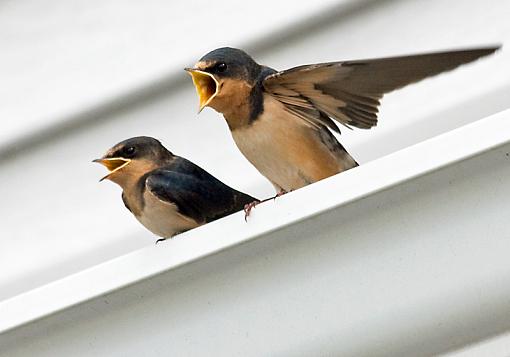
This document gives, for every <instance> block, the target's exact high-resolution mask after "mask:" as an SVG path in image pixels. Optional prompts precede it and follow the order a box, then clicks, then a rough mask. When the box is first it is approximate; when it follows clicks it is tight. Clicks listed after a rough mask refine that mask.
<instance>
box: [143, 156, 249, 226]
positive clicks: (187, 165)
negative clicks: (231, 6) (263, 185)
mask: <svg viewBox="0 0 510 357" xmlns="http://www.w3.org/2000/svg"><path fill="white" fill-rule="evenodd" d="M145 186H146V189H148V190H149V191H150V192H151V193H152V194H153V195H155V196H156V197H157V198H158V199H160V200H161V201H164V202H168V203H174V204H175V205H176V206H177V209H178V210H179V212H180V213H181V214H183V215H185V216H188V217H191V218H193V219H194V220H196V221H197V222H203V223H206V222H211V221H214V220H216V219H218V218H221V217H224V216H227V215H229V214H232V213H234V212H237V211H240V210H242V209H243V208H244V205H245V204H247V203H250V202H253V201H255V200H256V199H255V198H253V197H251V196H249V195H246V194H244V193H242V192H239V191H236V190H234V189H233V188H231V187H229V186H227V185H225V184H224V183H223V182H221V181H220V180H218V179H216V178H215V177H214V176H212V175H210V174H209V173H208V172H207V171H205V170H203V169H201V168H200V167H198V166H197V165H195V164H193V163H192V162H190V161H188V160H186V159H183V158H177V159H176V160H175V161H174V163H172V164H171V165H169V166H167V167H165V168H162V169H158V170H155V171H154V172H152V173H151V174H150V175H149V176H148V177H147V180H146V182H145Z"/></svg>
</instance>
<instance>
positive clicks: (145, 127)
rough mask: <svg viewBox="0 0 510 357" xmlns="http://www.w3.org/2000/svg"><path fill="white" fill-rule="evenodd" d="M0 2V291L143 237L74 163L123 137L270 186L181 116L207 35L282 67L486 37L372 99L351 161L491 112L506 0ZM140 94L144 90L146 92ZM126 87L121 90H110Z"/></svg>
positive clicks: (213, 128) (209, 42)
mask: <svg viewBox="0 0 510 357" xmlns="http://www.w3.org/2000/svg"><path fill="white" fill-rule="evenodd" d="M256 6H257V7H256V8H255V9H252V8H249V7H248V5H247V4H245V3H243V2H236V1H231V2H228V1H227V2H215V3H214V5H212V4H208V3H206V2H205V1H204V2H200V1H197V2H186V4H184V3H182V4H179V3H175V2H165V1H144V2H143V3H141V2H122V1H111V0H108V1H83V2H72V3H71V2H67V1H59V0H52V1H46V2H44V3H40V2H37V1H31V0H24V1H21V0H20V1H10V2H9V1H7V2H3V3H2V4H0V49H1V50H2V56H0V78H2V86H0V119H1V124H0V125H1V130H0V182H1V183H2V186H1V188H0V195H1V197H2V205H1V206H0V215H1V217H2V224H1V226H0V269H1V270H2V274H1V275H0V297H2V298H6V297H10V296H13V295H16V294H18V293H20V292H22V291H26V290H28V289H30V288H33V287H36V286H39V285H42V284H44V283H47V282H49V281H52V280H54V279H57V278H60V277H63V276H66V275H68V274H71V273H73V272H76V271H79V270H81V269H84V268H86V267H89V266H91V265H94V264H97V263H98V262H101V261H105V260H107V259H110V258H112V257H115V256H118V255H121V254H124V253H126V252H129V251H133V250H135V249H137V248H140V247H142V246H146V245H151V244H153V242H154V240H155V237H153V236H152V235H151V234H149V233H147V232H146V231H145V230H144V229H143V227H141V226H140V225H139V224H138V223H137V222H136V221H135V220H134V219H133V217H131V216H130V214H129V212H128V211H127V210H126V209H125V208H124V207H123V204H122V202H121V200H120V191H119V189H118V187H116V186H114V185H113V184H110V183H102V184H98V183H97V180H98V179H99V178H100V177H101V176H102V175H103V174H104V170H103V169H102V168H101V167H99V166H97V167H96V166H94V165H93V164H92V163H91V162H90V161H91V160H92V159H94V158H96V157H98V156H100V155H101V154H102V153H103V152H104V151H105V150H106V149H107V148H108V147H110V146H111V145H113V144H115V143H116V142H118V141H120V140H123V139H125V138H127V137H130V136H134V135H152V136H156V137H158V138H160V139H161V140H162V141H163V143H164V144H165V145H166V146H167V147H168V148H169V149H171V150H172V151H174V152H175V153H178V154H180V155H183V156H186V157H188V158H189V159H192V160H193V161H195V162H196V163H198V164H200V165H201V166H202V167H204V168H206V169H207V170H209V171H210V172H211V173H213V174H215V175H216V176H218V177H219V178H220V179H222V180H223V181H225V182H227V183H228V184H230V185H232V186H234V187H236V188H239V189H241V190H244V191H247V192H249V193H251V194H253V195H258V196H265V195H268V194H270V193H272V188H271V186H270V185H269V184H268V183H266V182H265V181H264V179H263V178H262V177H261V176H260V175H259V174H258V173H257V172H256V171H255V170H254V169H253V168H252V167H251V166H250V165H249V164H248V163H247V162H246V161H245V160H244V158H243V157H242V156H241V155H240V154H239V153H238V152H237V150H236V148H235V147H234V144H233V143H232V140H231V138H230V134H229V133H228V130H227V129H226V126H225V124H224V123H223V120H222V119H221V118H220V117H219V115H218V114H217V113H215V112H213V111H211V110H207V111H205V112H204V113H202V114H201V115H200V116H199V117H197V116H196V108H197V99H196V97H195V91H194V88H193V87H192V85H191V81H190V80H189V78H187V75H186V74H185V73H184V72H183V71H182V68H183V67H184V66H187V65H190V64H192V63H193V62H194V60H195V59H197V58H198V57H199V56H201V55H202V54H204V53H205V52H207V51H208V50H210V49H213V48H215V47H218V46H220V45H233V46H240V47H243V48H246V49H248V50H251V51H250V52H251V53H252V54H253V55H254V57H255V58H256V59H257V60H258V61H259V62H261V63H265V64H268V65H271V66H273V67H275V68H278V69H283V68H287V67H291V66H294V65H298V64H303V63H313V62H324V61H331V60H340V59H355V58H366V57H377V56H387V55H395V54H405V53H414V52H422V51H430V50H438V49H448V48H456V47H466V46H475V45H480V44H493V43H502V44H503V46H504V48H503V50H502V51H500V52H499V53H498V55H497V56H493V57H492V58H490V59H487V60H485V61H481V62H479V63H476V64H475V65H473V66H469V67H465V68H462V69H461V70H458V71H456V72H454V73H451V74H448V75H444V76H441V77H438V78H435V79H432V80H428V81H425V82H423V83H420V84H418V85H415V86H413V87H410V88H408V89H406V90H403V91H399V92H396V93H394V94H391V95H389V96H387V97H386V98H385V100H384V102H383V106H382V110H381V115H380V125H379V126H378V127H377V128H376V129H374V130H370V131H355V132H349V131H347V130H344V133H343V134H342V142H343V143H345V146H346V147H347V148H348V149H349V150H351V151H352V153H353V154H354V156H355V157H357V158H358V159H359V161H360V162H361V163H363V162H367V161H370V160H372V159H375V158H378V157H381V156H384V155H385V154H387V153H390V152H393V151H395V150H398V149H401V148H404V147H406V146H409V145H411V144H413V143H416V142H419V141H422V140H424V139H426V138H429V137H432V136H434V135H436V134H438V133H440V132H444V131H447V130H450V129H452V128H455V127H458V126H461V125H463V124H465V123H468V122H471V121H475V120H477V119H480V118H482V117H485V116H487V115H489V114H491V113H494V112H497V111H499V110H501V109H504V108H507V107H508V106H509V105H508V104H509V103H510V66H508V63H510V61H509V60H510V55H508V51H507V50H506V48H505V45H507V44H508V43H509V42H508V41H509V40H510V23H509V21H508V14H509V13H510V3H509V2H508V1H504V0H500V1H492V2H491V3H490V4H487V3H486V2H483V1H475V0H470V1H462V0H456V1H449V2H445V1H441V0H432V1H427V2H425V1H418V0H416V1H412V0H407V1H406V0H400V1H399V0H394V1H389V0H388V1H362V2H356V1H352V2H350V1H343V2H342V1H341V2H339V3H337V4H335V3H334V2H333V1H324V2H313V3H309V2H269V1H268V2H264V1H262V2H257V5H256ZM147 93H148V94H147ZM126 95H127V96H126Z"/></svg>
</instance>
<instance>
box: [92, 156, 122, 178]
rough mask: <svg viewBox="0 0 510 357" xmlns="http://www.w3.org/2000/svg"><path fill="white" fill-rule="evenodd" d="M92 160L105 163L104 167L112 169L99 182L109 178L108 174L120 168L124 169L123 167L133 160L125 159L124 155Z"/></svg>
mask: <svg viewBox="0 0 510 357" xmlns="http://www.w3.org/2000/svg"><path fill="white" fill-rule="evenodd" d="M92 162H97V163H99V164H101V165H103V166H104V167H106V168H107V169H108V171H110V172H109V173H108V175H106V176H105V177H103V178H102V179H101V180H99V182H101V181H103V180H104V179H106V178H108V176H110V175H111V174H113V173H114V172H117V171H119V170H120V169H122V168H123V167H126V166H127V165H129V163H130V162H131V160H130V159H124V158H122V157H111V158H110V157H109V158H101V159H95V160H92Z"/></svg>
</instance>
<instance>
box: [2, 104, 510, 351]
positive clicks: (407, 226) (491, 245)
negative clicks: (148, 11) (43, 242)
mask: <svg viewBox="0 0 510 357" xmlns="http://www.w3.org/2000/svg"><path fill="white" fill-rule="evenodd" d="M508 115H509V113H508V112H505V113H501V114H500V115H496V116H494V117H493V118H488V119H486V120H484V121H482V122H480V123H475V124H472V125H470V126H468V127H465V128H461V129H459V130H456V131H454V132H452V133H448V134H445V135H442V136H440V137H437V138H435V139H432V140H429V141H427V142H425V143H422V144H419V145H416V146H414V147H411V148H408V149H406V150H403V151H401V152H398V153H395V154H393V155H390V156H387V157H385V158H381V159H379V160H376V161H374V162H372V163H370V164H367V165H365V166H364V167H363V166H362V167H360V168H357V169H355V170H352V171H350V174H345V175H339V176H338V177H333V178H330V179H327V180H324V181H322V182H320V183H319V184H317V185H313V186H309V187H307V188H305V189H303V190H300V191H298V192H295V193H293V194H290V195H288V196H285V197H283V198H282V199H281V200H279V201H277V202H276V203H274V204H273V205H268V206H265V207H260V208H257V210H258V211H256V212H255V215H254V217H253V223H255V224H254V225H250V224H248V225H245V227H246V232H245V233H244V232H242V231H240V230H239V228H238V224H239V221H238V219H237V218H240V217H237V216H232V217H229V218H227V219H226V220H223V221H219V222H217V223H216V224H211V225H208V226H205V227H201V228H200V229H198V230H195V231H193V232H188V233H186V234H185V235H184V237H181V238H180V239H179V238H176V239H174V240H172V241H169V242H168V243H165V244H163V245H162V246H156V247H152V248H150V249H149V248H148V249H145V250H143V251H140V252H137V253H134V254H130V255H127V256H125V257H121V258H118V259H117V260H115V261H112V262H110V263H106V264H104V265H103V266H99V267H97V268H95V269H91V270H90V271H88V272H87V271H85V272H83V273H80V274H78V275H77V276H75V277H73V276H71V277H69V278H67V279H65V280H62V281H60V282H56V283H54V284H52V285H48V286H46V287H43V288H41V289H39V290H40V291H39V292H38V291H34V292H31V293H28V294H27V297H26V298H25V299H24V298H23V296H20V297H18V298H14V299H13V300H12V301H10V302H9V301H7V303H3V304H2V305H0V309H3V314H4V316H12V318H16V317H19V313H20V312H21V311H22V310H21V309H22V308H24V309H27V310H30V309H32V310H34V309H35V310H37V309H38V307H37V306H33V305H34V304H38V303H40V304H41V305H42V306H51V304H52V301H53V299H55V300H59V301H57V304H60V305H61V303H62V301H65V300H66V299H68V297H71V299H72V297H73V296H76V291H78V292H79V291H80V290H81V291H83V292H89V293H90V292H91V291H94V289H95V288H94V286H95V284H98V285H99V286H106V285H105V282H106V281H110V282H114V285H111V287H114V286H115V284H118V283H119V282H120V281H123V274H125V275H126V276H127V277H131V281H132V282H133V284H132V285H128V286H127V287H125V288H123V289H120V290H117V291H114V292H111V293H108V294H106V295H103V296H100V297H98V298H95V299H92V300H88V301H85V302H84V303H82V304H79V305H76V306H74V307H71V308H69V309H67V310H64V311H61V312H58V313H55V314H52V315H51V316H49V317H47V318H45V319H42V320H38V321H35V322H33V323H32V324H26V325H24V326H21V327H19V328H17V329H14V330H12V331H10V332H6V333H4V334H3V335H2V336H0V351H1V352H4V353H5V355H8V356H22V355H31V354H33V353H37V354H38V355H40V356H45V355H48V356H54V355H64V354H70V353H72V354H73V355H90V354H100V355H112V356H115V355H119V356H121V355H122V356H126V355H140V354H145V355H147V354H150V355H157V354H168V353H175V354H178V355H207V354H210V353H211V352H214V354H218V355H254V356H255V355H303V356H306V355H346V356H349V355H352V356H360V355H387V356H409V355H431V354H435V353H440V352H447V351H451V350H452V349H456V348H459V347H461V346H463V345H466V344H468V343H472V342H476V341H479V340H483V339H486V338H488V337H491V336H493V335H496V334H500V333H502V332H504V331H506V330H508V329H509V328H510V309H509V307H510V305H509V304H510V287H509V285H508V284H507V283H506V282H507V279H508V278H509V277H510V264H509V263H508V256H507V255H508V254H507V252H508V249H509V248H510V243H509V241H508V237H509V234H510V224H509V221H508V217H507V212H508V210H509V208H510V207H509V201H508V199H507V198H508V195H509V194H510V187H509V186H508V185H507V181H508V178H509V177H510V166H509V165H508V163H509V162H510V157H509V152H510V144H508V142H507V143H506V144H504V145H503V146H498V147H496V148H492V149H490V148H491V147H494V146H493V145H498V142H499V143H501V142H503V141H502V140H504V137H505V136H506V135H507V133H508ZM477 133H481V134H483V137H484V138H485V139H483V140H479V141H478V142H476V141H474V140H473V138H476V134H477ZM490 143H492V145H491V144H490ZM450 147H451V150H448V148H450ZM484 147H485V148H486V149H485V150H484V149H483V148H484ZM476 148H478V151H479V153H478V154H477V155H476V156H474V157H472V158H469V159H466V160H463V161H458V160H459V159H460V158H461V156H459V155H460V154H461V153H465V157H466V156H467V157H469V156H470V155H473V154H475V153H476V151H474V150H475V149H476ZM487 149H489V150H487ZM441 152H444V153H445V154H444V156H443V157H441V156H438V153H441ZM429 155H430V156H429ZM413 158H414V159H415V160H414V161H413V160H412V159H413ZM406 162H407V163H408V167H402V165H403V164H405V163H406ZM448 162H449V163H450V164H449V165H447V166H444V167H443V168H440V167H442V166H443V165H444V164H447V163H448ZM391 163H393V164H394V165H395V166H394V167H396V169H395V171H394V172H393V173H392V172H391V171H386V172H381V171H380V168H381V167H390V166H391ZM441 163H443V164H441ZM434 167H435V168H440V169H437V170H435V171H432V172H430V170H432V169H433V168H434ZM413 172H414V174H412V173H413ZM427 172H429V173H428V174H427ZM404 173H406V175H405V176H407V178H408V180H405V178H404V176H402V175H403V174H404ZM368 177H373V182H372V183H370V182H367V178H368ZM403 180H404V182H402V181H403ZM356 182H359V185H360V186H361V188H360V189H359V190H358V191H357V190H356V189H355V188H354V187H355V185H356ZM399 182H402V183H400V184H398V183H399ZM370 185H373V186H370ZM368 187H372V188H373V189H372V192H375V193H374V194H372V195H369V196H364V195H362V194H361V192H363V191H365V192H370V190H368ZM377 187H379V189H376V188H377ZM384 187H387V189H384V190H382V191H380V189H382V188H384ZM339 188H342V189H345V190H346V191H350V190H351V188H352V191H353V193H351V192H342V191H338V190H339ZM335 191H336V192H338V196H339V197H340V201H343V202H344V203H343V204H340V205H335V204H334V203H333V202H334V199H333V198H331V197H332V194H331V193H332V192H335ZM311 196H313V197H315V198H316V202H315V203H311V204H310V205H311V207H305V208H304V209H302V210H298V209H296V207H301V206H302V205H306V204H307V202H310V197H311ZM349 197H351V198H349ZM320 207H322V209H321V208H320ZM328 207H329V208H328ZM303 212H304V215H303ZM313 212H315V214H314V213H313ZM299 217H301V218H299ZM271 218H272V220H271ZM264 222H265V223H264ZM285 222H287V223H285ZM261 227H262V231H259V232H260V234H256V231H257V230H258V229H261ZM254 230H255V231H254ZM221 232H225V234H226V237H225V236H217V235H220V234H221ZM236 232H237V233H236ZM235 234H237V237H234V235H235ZM186 235H187V237H186ZM202 235H203V238H206V237H210V241H208V242H205V241H204V242H203V244H199V240H200V237H201V236H202ZM192 236H193V238H195V239H186V238H192ZM254 238H256V239H254ZM242 242H244V244H239V243H242ZM236 243H237V244H236ZM200 246H206V247H207V248H203V250H202V252H203V253H205V251H206V250H208V251H209V254H202V258H201V259H199V260H197V261H195V262H193V260H194V259H190V260H189V263H188V264H185V265H182V264H183V263H185V262H184V261H181V260H179V259H182V257H186V256H188V257H189V258H192V257H193V256H194V255H195V254H199V253H200V249H199V248H198V247H200ZM222 246H223V247H224V248H227V247H230V248H228V249H226V250H222V248H220V247H222ZM224 248H223V249H224ZM214 252H216V254H212V255H210V254H211V253H214ZM165 257H167V258H166V259H167V265H166V269H165ZM168 269H170V270H168ZM137 272H138V273H137ZM140 272H141V273H140ZM98 273H100V274H98ZM157 273H159V274H157ZM136 274H138V276H139V278H140V277H141V274H146V278H145V279H143V280H142V281H139V282H137V283H136V280H138V279H132V278H133V277H134V276H136ZM153 274H156V275H153ZM73 280H74V281H73ZM127 280H130V279H126V280H125V282H124V283H123V284H121V285H124V284H126V283H127ZM86 281H88V285H87V284H86V283H85V282H86ZM77 283H80V284H77ZM16 299H18V301H16ZM71 302H72V301H71ZM4 328H5V325H4Z"/></svg>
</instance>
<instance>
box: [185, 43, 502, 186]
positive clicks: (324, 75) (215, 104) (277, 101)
mask: <svg viewBox="0 0 510 357" xmlns="http://www.w3.org/2000/svg"><path fill="white" fill-rule="evenodd" d="M497 49H498V47H487V48H477V49H469V50H458V51H449V52H437V53H428V54H419V55H411V56H402V57H391V58H379V59H368V60H356V61H343V62H330V63H319V64H311V65H304V66H299V67H295V68H291V69H288V70H284V71H280V72H278V71H276V70H274V69H272V68H269V67H267V66H262V65H259V64H258V63H257V62H255V61H254V60H253V59H252V58H251V57H250V56H249V55H248V54H246V53H245V52H243V51H242V50H239V49H235V48H229V47H224V48H219V49H216V50H214V51H212V52H209V53H208V54H206V55H205V56H204V57H202V58H201V59H200V60H199V61H198V62H197V63H196V64H195V66H194V68H186V70H187V71H188V72H189V73H190V74H191V75H192V78H193V83H194V84H195V87H196V90H197V93H198V96H199V100H200V111H201V110H202V109H203V108H204V107H206V106H209V107H212V108H213V109H215V110H216V111H218V112H220V113H222V114H223V116H224V117H225V119H226V122H227V124H228V127H229V128H230V131H231V133H232V137H233V138H234V141H235V143H236V144H237V147H238V148H239V150H241V152H242V153H243V154H244V156H245V157H246V158H247V159H248V161H250V162H251V163H252V164H253V165H254V166H255V167H256V168H257V169H258V170H259V171H260V172H261V173H262V175H264V176H265V177H266V178H267V179H269V181H271V183H272V184H273V185H274V187H275V188H276V190H277V192H280V193H284V192H288V191H291V190H295V189H298V188H300V187H303V186H305V185H308V184H310V183H313V182H316V181H319V180H321V179H323V178H326V177H329V176H331V175H334V174H337V173H339V172H342V171H345V170H348V169H350V168H352V167H355V166H357V165H358V164H357V162H356V161H355V160H354V159H353V158H352V156H351V155H349V153H348V152H347V151H346V150H345V148H344V147H343V146H342V145H341V144H340V143H339V142H338V141H337V139H336V137H335V136H334V135H333V134H332V132H336V133H340V130H339V128H338V126H337V124H336V123H335V121H336V122H338V123H340V124H342V125H344V126H346V127H348V128H351V127H357V128H361V129H369V128H371V127H373V126H375V125H376V124H377V113H378V107H379V105H380V100H381V98H382V97H383V95H384V94H386V93H388V92H391V91H393V90H395V89H399V88H402V87H404V86H406V85H408V84H411V83H415V82H418V81H420V80H422V79H424V78H427V77H430V76H433V75H436V74H439V73H441V72H444V71H449V70H452V69H454V68H456V67H458V66H460V65H462V64H465V63H468V62H471V61H474V60H476V59H478V58H480V57H483V56H487V55H489V54H491V53H493V52H494V51H496V50H497ZM332 119H333V120H332Z"/></svg>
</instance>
